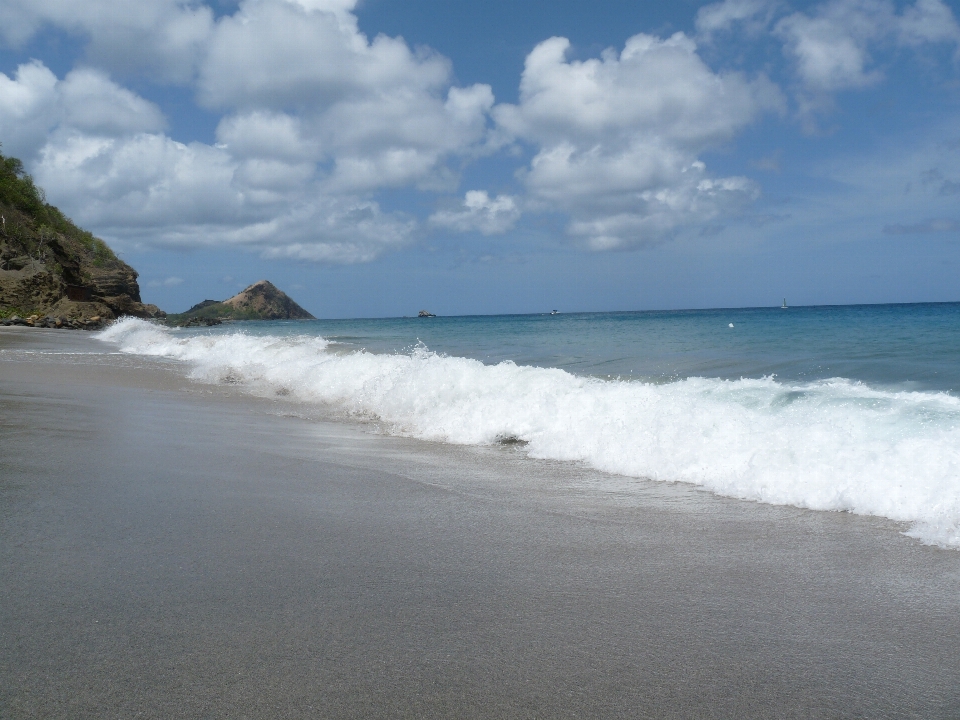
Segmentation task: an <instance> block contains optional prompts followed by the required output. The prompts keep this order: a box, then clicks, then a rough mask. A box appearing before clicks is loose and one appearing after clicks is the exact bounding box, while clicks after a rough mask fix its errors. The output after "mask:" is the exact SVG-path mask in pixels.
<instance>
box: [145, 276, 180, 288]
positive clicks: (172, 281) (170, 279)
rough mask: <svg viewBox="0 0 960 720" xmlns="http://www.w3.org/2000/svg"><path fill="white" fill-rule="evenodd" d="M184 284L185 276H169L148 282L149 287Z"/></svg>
mask: <svg viewBox="0 0 960 720" xmlns="http://www.w3.org/2000/svg"><path fill="white" fill-rule="evenodd" d="M182 284H183V278H179V277H173V276H171V277H168V278H164V279H163V280H151V281H150V282H148V283H147V286H148V287H175V286H177V285H182Z"/></svg>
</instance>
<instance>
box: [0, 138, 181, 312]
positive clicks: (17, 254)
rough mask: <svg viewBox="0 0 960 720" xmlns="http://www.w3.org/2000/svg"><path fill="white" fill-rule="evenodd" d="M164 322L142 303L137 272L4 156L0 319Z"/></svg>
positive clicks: (155, 309)
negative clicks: (40, 317)
mask: <svg viewBox="0 0 960 720" xmlns="http://www.w3.org/2000/svg"><path fill="white" fill-rule="evenodd" d="M14 314H17V315H21V316H28V315H31V314H37V315H49V316H53V317H58V318H74V319H82V318H91V317H96V316H99V317H101V318H105V319H111V318H116V317H119V316H121V315H135V316H137V317H143V318H153V317H162V316H163V315H164V313H163V311H161V310H160V309H159V308H158V307H157V306H156V305H145V304H144V303H142V302H141V301H140V286H139V285H138V284H137V272H136V270H134V269H133V268H132V267H130V266H129V265H127V264H126V263H125V262H123V261H122V260H120V259H119V258H118V257H117V256H116V255H114V253H113V251H112V250H111V249H110V248H109V247H108V246H107V244H106V243H105V242H103V240H101V239H100V238H97V237H94V236H93V235H92V234H91V233H89V232H87V231H86V230H82V229H80V228H78V227H77V226H76V225H74V224H73V223H72V222H71V221H70V220H69V219H68V218H67V217H66V216H65V215H64V214H63V213H61V212H60V211H59V210H58V209H57V208H55V207H54V206H52V205H49V204H48V203H47V202H46V198H45V197H44V194H43V191H42V190H41V189H39V188H38V187H36V185H34V183H33V179H32V178H31V177H30V176H29V175H27V174H26V173H25V172H24V169H23V164H22V163H21V162H20V161H19V160H17V159H16V158H8V157H4V156H3V155H2V154H0V318H3V317H8V316H11V315H14Z"/></svg>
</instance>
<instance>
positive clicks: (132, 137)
mask: <svg viewBox="0 0 960 720" xmlns="http://www.w3.org/2000/svg"><path fill="white" fill-rule="evenodd" d="M958 15H960V13H958V9H957V7H956V6H955V5H953V4H950V3H945V2H942V1H941V0H915V1H913V2H883V1H880V0H828V1H827V2H813V3H789V2H779V1H777V0H725V1H723V2H717V3H697V2H677V3H659V2H658V3H654V2H629V3H628V2H605V3H600V4H597V3H585V2H572V1H569V0H567V1H565V2H557V1H554V2H546V1H545V0H544V1H541V0H530V1H528V2H524V3H516V2H504V1H500V0H491V1H488V2H485V3H450V2H443V1H441V0H406V1H405V2H403V3H401V2H397V1H396V0H361V2H359V3H357V2H356V1H355V0H242V1H241V2H229V1H226V0H210V1H209V2H200V1H185V0H139V1H138V2H136V3H134V2H130V1H129V0H88V1H87V2H84V3H76V2H73V1H69V0H3V2H2V3H0V73H2V75H0V142H2V144H3V152H4V153H5V154H10V155H16V156H19V157H21V158H22V159H23V160H24V161H25V163H26V164H27V167H28V168H29V170H30V172H31V173H32V174H33V175H34V177H35V178H36V179H37V181H38V183H39V184H41V185H42V186H43V187H45V188H46V191H47V194H48V197H49V199H50V201H51V202H53V203H55V204H57V205H58V206H60V207H61V208H62V209H64V210H65V211H66V212H67V213H68V214H69V215H70V216H71V217H72V218H73V219H74V220H75V221H77V222H78V223H79V224H81V225H82V226H84V227H87V228H89V229H91V230H92V231H94V232H95V233H97V234H98V235H100V236H101V237H103V238H104V239H106V240H107V241H108V242H110V243H111V245H112V246H113V247H114V248H115V249H117V250H118V252H119V253H120V254H121V256H122V257H123V258H124V259H126V260H127V261H128V262H130V263H131V264H132V265H133V266H134V267H136V268H137V269H138V270H139V271H140V275H141V278H140V279H141V287H142V291H143V296H144V299H145V300H146V301H148V302H155V303H157V304H159V305H160V306H161V307H163V308H164V309H166V310H168V311H180V310H183V309H185V308H186V307H188V306H189V305H191V304H193V303H194V302H197V301H198V300H201V299H204V298H215V299H221V298H224V297H228V296H229V295H232V294H233V293H234V292H236V291H237V290H239V289H240V288H242V287H244V286H245V285H247V284H249V283H251V282H253V281H255V280H258V279H261V278H268V279H270V280H272V281H274V282H275V283H276V284H278V285H279V286H280V287H282V288H284V289H286V290H287V291H288V292H289V293H290V294H291V295H293V296H294V298H295V299H297V300H298V301H299V302H300V303H301V304H302V305H304V306H305V307H307V308H308V309H309V310H311V311H312V312H313V313H314V314H316V315H318V316H323V317H358V316H392V315H404V314H412V313H415V312H416V311H417V310H419V309H421V308H428V309H430V310H432V311H434V312H437V313H440V314H470V313H501V312H538V311H543V310H548V309H554V308H556V309H560V310H564V311H574V310H633V309H637V310H639V309H655V308H686V307H730V306H755V305H773V304H779V302H780V300H781V298H782V297H784V296H786V297H787V298H788V301H789V302H790V303H791V304H797V305H799V304H828V303H856V302H916V301H954V300H960V289H958V288H960V284H958V282H957V278H958V276H960V242H958V241H960V210H958V200H960V122H958V120H960V112H958V111H960V25H958V22H957V18H958Z"/></svg>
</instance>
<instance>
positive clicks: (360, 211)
mask: <svg viewBox="0 0 960 720" xmlns="http://www.w3.org/2000/svg"><path fill="white" fill-rule="evenodd" d="M313 172H314V168H313V165H312V164H309V163H295V162H284V161H281V160H263V159H258V158H245V159H244V158H235V157H233V156H232V155H231V154H230V153H229V152H228V151H227V150H226V149H223V148H218V147H214V146H209V145H205V144H203V143H190V144H183V143H178V142H175V141H174V140H171V139H170V138H168V137H166V136H164V135H161V134H148V133H139V134H135V135H132V136H128V137H123V138H102V137H100V138H97V137H90V136H85V135H79V134H72V135H66V136H59V137H55V138H54V142H51V143H49V144H48V145H46V146H45V147H44V148H43V150H42V151H41V154H40V160H39V162H38V163H37V164H36V165H35V176H36V178H37V180H38V182H39V183H40V184H41V185H43V186H44V187H46V188H47V189H48V192H49V193H50V195H51V196H52V197H58V198H64V199H65V202H64V203H63V207H64V209H65V210H66V211H67V212H68V213H69V214H70V215H71V216H72V217H74V218H75V219H76V220H77V221H78V222H80V223H81V224H83V225H87V226H89V227H96V228H98V229H99V230H100V232H102V233H103V234H105V235H106V236H108V237H109V238H111V239H116V240H120V241H123V242H127V243H141V242H146V243H151V244H158V245H165V246H175V247H176V246H179V247H196V246H204V245H206V246H211V245H224V244H227V245H234V246H238V247H245V248H248V249H251V250H254V251H259V252H261V253H262V254H264V255H265V256H268V257H291V258H298V259H305V260H326V261H331V262H360V261H366V260H371V259H373V258H374V257H376V256H377V255H379V254H380V253H382V252H383V251H385V250H387V249H390V248H394V247H398V246H400V245H402V244H403V243H405V242H407V241H408V240H409V239H410V237H411V235H412V233H413V231H414V230H415V228H416V224H415V223H414V222H413V221H411V220H410V219H409V218H406V217H404V216H402V215H398V214H392V213H384V212H382V211H381V210H380V208H379V205H378V204H377V203H376V202H373V201H371V200H368V199H364V198H362V197H357V196H351V195H340V196H331V195H325V194H324V193H323V192H322V188H321V187H320V185H319V183H318V182H317V181H315V180H314V179H312V174H313ZM298 173H299V175H298Z"/></svg>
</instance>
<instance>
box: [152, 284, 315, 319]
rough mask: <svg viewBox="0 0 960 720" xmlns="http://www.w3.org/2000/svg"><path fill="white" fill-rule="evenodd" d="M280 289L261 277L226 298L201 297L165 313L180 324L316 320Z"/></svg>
mask: <svg viewBox="0 0 960 720" xmlns="http://www.w3.org/2000/svg"><path fill="white" fill-rule="evenodd" d="M315 319H316V318H314V317H313V315H311V314H310V313H308V312H307V311H306V310H304V309H303V308H302V307H300V306H299V305H297V303H295V302H294V301H293V299H292V298H291V297H290V296H289V295H287V294H286V293H285V292H283V290H281V289H279V288H278V287H277V286H276V285H274V284H273V283H272V282H270V281H269V280H260V281H258V282H255V283H254V284H253V285H250V286H249V287H247V288H246V289H244V290H242V291H241V292H239V293H237V294H236V295H234V296H233V297H232V298H228V299H227V300H204V301H203V302H199V303H197V304H196V305H194V306H193V307H192V308H190V309H189V310H187V311H186V312H182V313H177V314H170V315H167V316H166V322H167V323H168V324H170V325H178V326H180V327H191V326H195V325H219V324H220V323H222V322H223V321H224V320H315Z"/></svg>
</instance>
